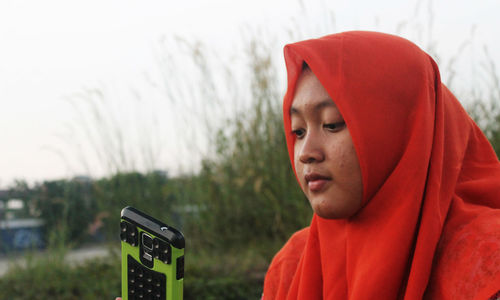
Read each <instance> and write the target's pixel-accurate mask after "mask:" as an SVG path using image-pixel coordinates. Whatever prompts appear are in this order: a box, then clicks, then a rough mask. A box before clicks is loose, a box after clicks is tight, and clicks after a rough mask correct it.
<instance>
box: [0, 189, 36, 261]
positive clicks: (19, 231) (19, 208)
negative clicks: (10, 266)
mask: <svg viewBox="0 0 500 300" xmlns="http://www.w3.org/2000/svg"><path fill="white" fill-rule="evenodd" d="M24 206H25V202H24V201H23V200H22V199H12V198H10V196H9V192H8V191H7V190H0V252H11V251H19V250H26V249H33V248H43V246H44V243H43V240H42V230H43V221H42V220H40V219H36V218H31V217H26V215H25V213H24V212H25V207H24Z"/></svg>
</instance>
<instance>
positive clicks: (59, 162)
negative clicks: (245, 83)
mask: <svg viewBox="0 0 500 300" xmlns="http://www.w3.org/2000/svg"><path fill="white" fill-rule="evenodd" d="M303 2H304V3H307V7H306V8H307V11H304V10H303V7H301V5H300V1H293V0H286V1H285V0H279V1H278V0H276V1H273V0H265V1H264V0H251V1H250V0H249V1H246V0H245V1H235V0H227V1H226V0H211V1H201V0H191V1H170V0H163V1H153V0H148V1H127V0H121V1H104V0H87V1H68V0H45V1H36V0H3V1H0V105H1V106H0V145H1V148H0V188H1V187H6V186H8V185H9V184H11V183H12V181H13V180H14V179H26V180H28V181H29V182H33V181H40V180H43V179H55V178H63V177H68V176H74V175H82V174H89V173H90V174H89V175H92V176H101V175H102V174H104V173H103V172H104V171H103V170H105V169H106V168H105V167H103V166H102V165H99V161H98V160H97V159H93V158H92V155H91V154H88V155H87V154H86V152H85V151H87V150H82V149H87V148H89V147H90V146H89V145H85V144H86V142H87V141H85V138H84V137H82V138H80V140H78V141H76V140H75V134H72V131H71V130H69V129H68V126H69V127H71V126H76V127H78V126H77V125H78V121H77V120H76V119H75V115H77V113H76V112H75V107H74V106H72V105H71V103H72V102H71V101H70V100H68V99H71V98H72V97H74V95H75V94H78V93H81V92H82V91H83V90H85V89H89V88H90V89H92V88H96V87H104V89H105V90H107V91H110V94H112V95H113V97H114V98H117V99H119V100H117V102H115V104H113V105H115V106H118V108H114V109H116V111H117V114H120V109H121V108H122V107H127V105H128V107H132V110H134V109H136V108H137V106H136V105H135V104H134V105H135V106H134V105H132V104H129V103H132V102H134V101H135V100H134V99H133V98H134V97H132V96H131V95H132V93H130V89H131V88H137V89H139V90H141V93H142V95H146V96H147V97H151V98H158V99H159V101H161V94H159V93H156V92H153V91H148V90H147V89H148V84H145V79H144V78H145V76H144V74H155V73H157V72H158V56H159V53H160V52H161V51H160V50H159V49H161V47H160V46H159V45H160V44H161V42H160V41H161V38H162V36H164V37H167V38H169V37H173V36H174V35H176V36H182V37H184V38H185V39H186V40H200V41H203V42H204V43H205V44H206V45H207V47H210V48H212V49H215V51H219V52H220V53H223V54H224V55H226V54H227V56H233V55H234V53H231V51H234V49H239V48H238V47H231V45H237V44H238V43H241V41H242V38H241V35H242V32H244V31H245V30H248V28H265V29H266V31H267V32H268V33H270V35H274V36H276V37H277V41H276V42H277V43H280V44H284V43H287V42H291V40H290V37H289V35H287V34H285V32H286V30H285V29H286V28H294V27H293V26H292V25H290V24H292V23H293V24H296V26H299V27H300V28H301V30H302V31H303V32H302V34H305V35H310V36H311V37H314V36H320V35H323V34H326V33H328V32H331V31H333V30H335V31H337V32H338V31H345V30H357V29H361V30H377V31H385V32H389V33H396V31H397V28H399V29H400V30H399V33H400V34H401V35H403V36H405V37H407V38H409V39H412V40H413V41H415V42H416V43H419V44H420V45H421V46H422V47H425V45H424V44H425V43H427V42H428V41H427V40H426V39H427V37H428V34H427V33H426V32H424V33H422V36H419V35H418V34H417V33H416V31H415V30H413V29H412V27H411V26H413V25H415V24H416V23H422V24H427V25H428V24H433V26H432V36H433V39H434V40H435V41H437V42H438V46H439V53H440V55H441V56H442V57H443V59H446V57H451V56H453V55H454V54H455V52H456V50H457V49H458V47H459V45H460V44H461V43H462V42H464V40H466V39H467V38H468V37H469V35H470V32H471V29H472V28H475V31H474V44H473V47H469V48H468V49H467V50H466V51H465V52H464V54H463V56H464V58H463V59H462V60H463V61H464V62H463V64H464V67H463V68H462V69H461V70H464V71H463V73H470V72H469V71H468V70H470V67H471V65H472V64H475V62H476V61H477V57H479V56H481V53H482V52H481V51H482V46H483V45H487V46H488V49H489V51H490V54H491V56H492V58H493V60H494V61H495V62H496V64H497V65H499V64H500V38H499V36H500V35H499V32H498V28H500V21H499V18H498V12H499V11H500V1H497V0H478V1H469V0H441V1H433V2H431V3H429V1H427V0H425V1H421V2H422V3H420V6H417V5H416V4H417V3H416V1H414V0H411V1H409V0H408V1H407V0H379V1H371V0H344V1H303ZM417 8H418V10H417ZM429 11H431V12H432V15H431V14H430V13H429ZM431 16H432V17H431ZM405 20H406V21H409V22H408V24H407V25H406V27H404V26H403V27H401V25H402V23H401V22H402V21H405ZM294 22H295V23H294ZM412 24H413V25H412ZM398 25H399V27H398ZM295 28H296V27H295ZM280 48H281V45H280ZM273 57H275V58H276V60H280V61H279V64H281V66H282V62H281V49H279V48H277V49H276V51H275V53H273ZM171 59H175V53H174V57H172V58H171ZM282 71H283V72H284V70H282ZM469 75H470V74H469ZM467 76H468V75H465V74H464V76H462V80H464V81H468V80H471V81H473V80H474V79H473V78H472V79H471V78H470V77H467ZM277 101H280V100H279V99H278V100H277ZM143 103H144V105H143V106H148V105H149V104H148V103H149V102H143ZM157 107H160V106H157ZM157 107H141V108H140V110H141V113H136V114H134V115H135V116H136V117H138V118H142V117H143V118H145V119H148V118H151V115H152V114H153V115H154V114H155V113H159V112H158V109H157ZM142 110H143V111H142ZM168 113H174V114H180V113H181V112H164V113H163V112H161V113H159V114H160V115H163V116H165V118H168ZM145 124H149V123H148V122H145ZM147 126H149V125H146V127H147ZM158 128H161V130H159V129H158ZM163 128H164V127H161V126H160V127H157V128H156V129H157V130H159V132H156V133H155V134H154V135H153V134H151V136H150V138H151V139H155V137H172V138H170V139H169V138H167V141H166V142H165V143H166V144H158V145H157V150H158V149H160V150H161V151H157V152H154V153H155V154H154V155H153V156H154V161H155V163H157V165H156V167H157V168H160V169H165V170H168V171H170V172H172V173H175V172H176V171H175V170H177V169H178V168H179V166H180V165H182V164H183V163H185V160H186V159H187V158H186V157H185V156H179V155H178V153H176V150H175V149H176V147H175V143H176V141H175V135H169V133H168V131H164V130H163ZM148 134H149V132H148V133H147V134H142V135H148ZM72 137H73V140H72V142H68V141H65V140H67V139H71V138H72ZM140 138H141V134H139V137H137V139H140ZM158 139H160V140H162V139H161V138H158ZM75 147H76V148H75ZM77 149H80V151H77ZM82 157H86V158H85V159H84V158H82ZM82 160H88V161H87V162H86V164H85V163H82Z"/></svg>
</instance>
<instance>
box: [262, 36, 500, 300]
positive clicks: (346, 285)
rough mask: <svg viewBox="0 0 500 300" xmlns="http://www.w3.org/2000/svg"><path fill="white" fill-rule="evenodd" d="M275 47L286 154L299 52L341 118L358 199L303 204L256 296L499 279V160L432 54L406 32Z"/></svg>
mask: <svg viewBox="0 0 500 300" xmlns="http://www.w3.org/2000/svg"><path fill="white" fill-rule="evenodd" d="M284 53H285V61H286V66H287V72H288V88H287V92H286V94H285V97H284V102H283V116H284V126H285V134H286V141H287V147H288V152H289V155H290V159H291V161H292V165H293V161H294V143H295V140H294V135H293V134H292V130H291V125H290V107H291V103H292V101H293V97H294V92H295V87H296V83H297V80H298V77H299V75H300V73H301V71H302V66H303V63H304V62H305V63H307V65H308V66H309V68H310V69H311V71H312V72H313V73H314V74H315V75H316V77H317V78H318V79H319V81H320V82H321V84H322V85H323V86H324V88H325V89H326V91H327V92H328V94H329V95H330V97H331V98H332V99H333V101H334V102H335V104H336V105H337V107H338V109H339V111H340V112H341V114H342V116H343V117H344V120H345V122H346V124H347V127H348V128H349V132H350V134H351V136H352V139H353V143H354V146H355V149H356V153H357V155H358V159H359V163H360V167H361V172H362V178H363V200H362V203H363V207H362V208H361V209H360V211H359V212H358V213H357V214H356V215H354V216H353V217H350V218H349V219H344V220H327V219H323V218H321V217H319V216H317V215H314V216H313V219H312V221H311V225H310V228H309V229H308V230H306V231H302V232H301V233H300V237H295V239H296V240H300V241H301V242H300V243H293V242H292V243H290V242H289V244H290V245H291V244H294V245H295V246H289V245H288V244H287V246H285V247H284V249H283V250H282V251H280V252H279V253H278V254H277V255H276V257H275V258H274V260H273V263H272V264H271V266H270V269H269V271H268V274H267V276H266V280H265V285H264V299H265V300H267V299H303V300H315V299H329V300H330V299H336V300H338V299H353V300H361V299H363V300H365V299H406V300H412V299H488V298H489V297H490V296H492V295H493V294H495V293H496V292H497V291H499V290H500V163H499V161H498V158H497V156H496V154H495V152H494V151H493V148H492V147H491V145H490V144H489V142H488V140H487V139H486V137H485V136H484V134H483V133H482V132H481V131H480V129H479V128H478V127H477V126H476V124H475V123H474V122H473V121H472V119H471V118H470V117H469V116H468V115H467V113H466V112H465V110H464V109H463V108H462V106H461V105H460V103H459V102H458V101H457V99H456V98H455V97H454V96H453V94H452V93H451V92H450V91H449V90H448V89H447V88H446V86H445V85H444V84H443V83H441V80H440V74H439V69H438V67H437V65H436V63H435V62H434V61H433V59H432V58H431V57H430V56H429V55H428V54H426V53H425V52H424V51H422V50H421V49H420V48H418V47H417V46H416V45H414V44H413V43H411V42H409V41H408V40H405V39H403V38H400V37H397V36H393V35H388V34H382V33H376V32H363V31H352V32H344V33H340V34H334V35H329V36H325V37H322V38H319V39H311V40H306V41H301V42H298V43H294V44H290V45H287V46H286V47H285V49H284ZM287 247H288V248H291V247H295V250H296V251H292V252H294V253H295V254H294V255H295V256H296V260H290V259H288V254H287V253H289V252H290V249H288V250H287ZM297 253H298V254H297ZM284 266H288V267H287V270H289V271H288V272H286V274H282V273H280V272H277V270H278V269H280V268H282V267H284ZM290 266H292V267H290ZM280 274H281V275H280ZM286 277H289V278H288V279H286Z"/></svg>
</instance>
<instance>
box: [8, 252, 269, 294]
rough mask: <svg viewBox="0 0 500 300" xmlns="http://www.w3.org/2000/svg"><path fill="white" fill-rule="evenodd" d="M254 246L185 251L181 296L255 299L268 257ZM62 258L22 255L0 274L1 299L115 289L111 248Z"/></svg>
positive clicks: (117, 264)
mask: <svg viewBox="0 0 500 300" xmlns="http://www.w3.org/2000/svg"><path fill="white" fill-rule="evenodd" d="M257 252H259V250H258V249H256V250H255V249H252V248H249V249H246V250H242V251H239V253H236V252H235V251H233V252H232V253H230V254H231V255H230V256H220V255H215V256H211V255H210V254H207V253H201V254H192V255H189V256H188V258H187V260H186V273H187V274H189V276H188V277H186V279H185V281H184V291H185V293H184V299H185V300H198V299H214V300H215V299H217V300H219V299H227V300H239V299H258V298H259V297H260V295H261V294H262V281H263V276H264V270H265V267H266V266H267V263H268V262H267V261H266V260H265V259H263V258H262V257H260V256H258V255H256V254H255V253H257ZM63 258H64V253H61V251H52V252H48V253H47V254H46V255H44V256H43V257H37V258H35V257H34V256H27V259H26V261H25V264H24V265H22V264H18V265H12V266H11V268H10V269H9V272H8V273H7V274H6V275H5V276H3V277H1V278H0V299H9V300H24V299H30V300H37V299H40V300H45V299H58V300H76V299H78V300H79V299H115V297H117V296H119V295H120V291H121V289H120V284H121V283H120V278H121V277H120V259H119V255H118V254H117V253H116V252H114V253H110V255H109V256H108V257H105V258H99V259H93V260H87V261H85V262H83V263H80V264H77V265H71V264H69V263H67V262H66V261H65V260H63Z"/></svg>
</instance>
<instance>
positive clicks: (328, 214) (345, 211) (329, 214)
mask: <svg viewBox="0 0 500 300" xmlns="http://www.w3.org/2000/svg"><path fill="white" fill-rule="evenodd" d="M311 206H312V208H313V211H314V213H315V214H317V215H318V216H319V217H321V218H323V219H333V220H334V219H347V218H350V217H352V216H353V215H354V214H356V212H357V210H356V209H354V208H353V207H346V206H343V205H335V203H329V201H312V202H311Z"/></svg>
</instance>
